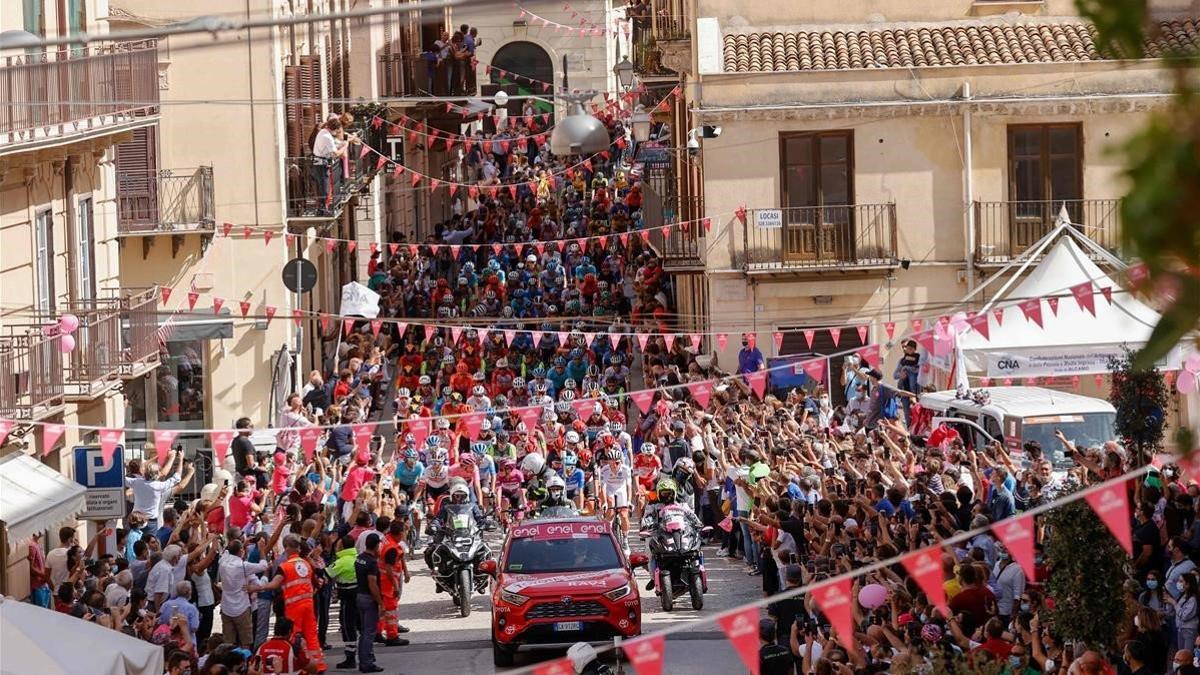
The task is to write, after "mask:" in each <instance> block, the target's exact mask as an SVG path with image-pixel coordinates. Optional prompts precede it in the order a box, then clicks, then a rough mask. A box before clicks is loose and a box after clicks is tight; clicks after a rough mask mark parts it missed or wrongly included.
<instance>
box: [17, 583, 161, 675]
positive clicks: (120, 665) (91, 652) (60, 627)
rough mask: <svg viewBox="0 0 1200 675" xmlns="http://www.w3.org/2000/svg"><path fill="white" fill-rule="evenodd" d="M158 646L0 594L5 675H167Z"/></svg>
mask: <svg viewBox="0 0 1200 675" xmlns="http://www.w3.org/2000/svg"><path fill="white" fill-rule="evenodd" d="M162 672H163V650H162V647H160V646H158V645H154V644H151V643H149V642H145V641H143V640H139V639H137V638H132V637H129V636H128V635H125V634H124V633H121V632H118V631H115V630H112V629H110V628H105V627H103V626H99V625H97V624H94V623H92V622H90V621H84V620H82V619H76V618H75V617H73V616H70V615H68V614H63V613H62V612H55V611H52V610H49V609H45V608H42V607H38V606H37V605H31V604H29V603H27V602H20V601H19V600H14V599H13V598H8V597H4V596H0V675H26V674H27V673H38V675H59V674H60V673H61V674H62V675H74V674H75V673H92V674H94V675H161V674H162Z"/></svg>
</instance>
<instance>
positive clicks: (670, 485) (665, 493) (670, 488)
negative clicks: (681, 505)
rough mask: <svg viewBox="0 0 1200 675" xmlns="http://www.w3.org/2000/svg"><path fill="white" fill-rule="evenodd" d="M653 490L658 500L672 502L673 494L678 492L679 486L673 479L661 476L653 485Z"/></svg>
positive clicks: (664, 502) (665, 502) (666, 502)
mask: <svg viewBox="0 0 1200 675" xmlns="http://www.w3.org/2000/svg"><path fill="white" fill-rule="evenodd" d="M654 491H655V492H657V493H658V501H659V502H661V503H663V504H673V503H675V495H676V494H677V493H678V492H679V486H678V485H676V484H675V481H674V479H671V478H663V479H661V480H659V481H658V483H656V484H655V485H654Z"/></svg>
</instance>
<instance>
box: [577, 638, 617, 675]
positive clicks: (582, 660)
mask: <svg viewBox="0 0 1200 675" xmlns="http://www.w3.org/2000/svg"><path fill="white" fill-rule="evenodd" d="M567 658H568V659H570V660H571V667H572V669H573V670H574V671H575V673H576V675H612V673H613V669H612V668H610V667H609V666H608V664H606V663H604V662H602V661H601V660H600V657H599V655H597V654H596V648H595V647H593V646H592V645H591V644H590V643H587V642H577V643H575V644H573V645H571V648H570V649H568V650H567Z"/></svg>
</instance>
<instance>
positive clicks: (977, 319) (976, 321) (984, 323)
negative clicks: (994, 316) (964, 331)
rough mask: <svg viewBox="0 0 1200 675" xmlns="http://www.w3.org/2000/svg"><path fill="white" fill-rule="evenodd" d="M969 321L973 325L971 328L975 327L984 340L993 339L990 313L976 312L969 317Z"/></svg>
mask: <svg viewBox="0 0 1200 675" xmlns="http://www.w3.org/2000/svg"><path fill="white" fill-rule="evenodd" d="M967 323H968V324H969V325H970V326H971V328H974V329H975V332H976V333H979V335H980V336H981V337H983V339H984V340H991V336H990V334H989V331H988V315H987V314H986V313H984V314H976V315H975V316H973V317H971V318H969V319H967Z"/></svg>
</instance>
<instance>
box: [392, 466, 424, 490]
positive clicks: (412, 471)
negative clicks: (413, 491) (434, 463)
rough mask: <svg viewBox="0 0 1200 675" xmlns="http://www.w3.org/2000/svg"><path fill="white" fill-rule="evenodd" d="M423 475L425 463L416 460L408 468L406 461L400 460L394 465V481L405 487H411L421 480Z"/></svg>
mask: <svg viewBox="0 0 1200 675" xmlns="http://www.w3.org/2000/svg"><path fill="white" fill-rule="evenodd" d="M424 475H425V465H424V464H422V463H420V462H416V463H415V464H413V466H412V468H409V466H408V464H407V463H406V462H400V463H399V464H397V465H396V482H397V483H399V484H401V485H404V486H406V487H411V486H413V485H416V484H417V481H419V480H421V476H424Z"/></svg>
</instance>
